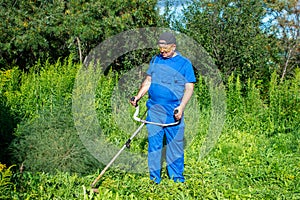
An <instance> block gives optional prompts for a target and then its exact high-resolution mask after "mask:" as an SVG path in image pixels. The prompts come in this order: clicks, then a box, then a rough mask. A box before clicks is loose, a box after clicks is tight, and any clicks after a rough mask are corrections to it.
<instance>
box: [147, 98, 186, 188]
mask: <svg viewBox="0 0 300 200" xmlns="http://www.w3.org/2000/svg"><path fill="white" fill-rule="evenodd" d="M177 106H178V104H166V105H161V104H154V103H153V102H151V101H148V102H147V107H148V115H147V120H148V121H153V122H158V123H164V124H166V123H172V122H174V121H175V119H174V109H175V108H176V107H177ZM147 129H148V167H149V172H150V179H151V180H153V181H154V182H156V183H160V182H161V169H162V153H163V146H164V143H163V141H164V137H165V141H166V163H167V171H168V176H169V177H170V178H171V179H173V180H174V181H175V182H184V176H183V170H184V122H183V119H181V122H180V123H179V124H178V125H174V126H167V127H161V126H157V125H152V124H147Z"/></svg>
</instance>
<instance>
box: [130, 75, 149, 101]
mask: <svg viewBox="0 0 300 200" xmlns="http://www.w3.org/2000/svg"><path fill="white" fill-rule="evenodd" d="M150 85H151V76H149V75H147V76H146V78H145V80H144V81H143V83H142V85H141V87H140V90H139V92H138V94H137V95H136V96H135V97H134V100H133V101H132V100H131V101H130V103H131V104H132V105H133V106H136V104H137V101H138V100H140V99H141V98H142V97H143V96H144V95H145V94H146V93H147V92H148V90H149V88H150Z"/></svg>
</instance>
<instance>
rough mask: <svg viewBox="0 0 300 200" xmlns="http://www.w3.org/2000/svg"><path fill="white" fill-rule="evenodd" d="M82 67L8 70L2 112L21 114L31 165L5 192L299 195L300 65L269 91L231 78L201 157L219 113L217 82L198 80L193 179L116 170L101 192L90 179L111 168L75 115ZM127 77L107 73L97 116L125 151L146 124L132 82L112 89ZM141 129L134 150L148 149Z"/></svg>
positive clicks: (22, 152) (190, 161)
mask: <svg viewBox="0 0 300 200" xmlns="http://www.w3.org/2000/svg"><path fill="white" fill-rule="evenodd" d="M39 65H41V64H39ZM79 67H80V66H79V65H76V64H74V63H72V61H71V58H70V59H69V60H68V59H67V60H64V61H63V62H60V61H58V62H57V63H55V64H49V63H45V64H43V65H41V66H39V68H41V70H40V71H38V72H37V71H32V72H30V73H23V72H20V71H18V70H17V69H15V70H16V71H14V72H13V73H15V75H14V76H12V75H9V76H8V73H11V72H6V71H4V72H1V81H0V86H1V87H0V91H1V93H0V95H1V100H3V101H2V104H1V110H6V111H8V112H9V113H11V116H13V117H18V119H19V121H21V122H20V123H18V126H17V128H16V130H15V133H14V134H15V136H16V137H17V138H16V140H14V142H13V143H12V145H11V148H12V152H13V155H14V158H15V162H16V164H21V163H22V162H24V164H25V166H26V167H27V168H25V172H23V173H19V172H14V174H12V183H13V184H14V187H11V188H15V189H10V190H9V191H8V190H6V189H5V190H3V191H4V195H6V197H8V198H11V199H141V197H142V198H143V199H276V198H279V199H299V198H300V189H299V188H300V164H299V163H300V156H299V155H300V135H299V121H300V112H299V111H300V102H299V101H300V93H299V91H300V85H299V83H300V70H296V73H295V76H294V78H293V79H290V80H286V81H284V82H280V81H279V80H278V77H277V75H276V73H274V74H273V75H272V77H271V81H270V83H269V91H268V92H269V93H268V94H267V95H266V94H262V91H260V85H259V82H256V81H255V80H250V79H249V80H248V82H247V85H242V84H241V82H240V80H239V77H236V76H231V77H230V78H229V80H228V82H227V83H226V86H227V88H226V105H227V109H226V111H227V112H226V121H225V124H224V127H223V130H222V134H221V135H220V137H219V138H218V140H217V141H216V143H214V146H212V149H210V152H209V153H208V154H206V155H205V156H200V155H201V149H202V148H203V144H204V142H205V139H206V136H207V133H208V132H209V129H210V126H209V124H210V123H211V119H213V118H212V112H211V110H212V105H213V103H214V102H211V98H210V96H211V95H212V92H213V91H214V90H212V89H216V88H209V86H208V84H207V83H206V80H205V79H202V78H201V77H200V79H199V81H198V83H197V84H196V87H195V94H194V98H193V99H192V101H194V103H195V104H197V106H198V107H197V109H198V111H199V112H196V113H197V116H196V115H195V116H194V115H193V112H192V111H193V110H195V109H194V107H193V106H192V105H195V104H194V103H191V104H189V106H190V107H188V108H187V111H186V112H187V113H186V122H187V130H186V134H190V135H192V138H190V139H191V140H190V143H189V145H187V146H186V148H185V155H186V159H185V172H184V173H185V176H186V180H187V181H186V183H185V184H178V183H173V182H172V181H171V180H169V179H168V177H167V176H166V173H165V169H163V180H162V183H161V184H160V185H152V184H151V182H150V181H149V178H148V174H147V173H133V172H125V171H124V170H121V169H118V168H111V169H109V170H108V171H107V172H106V173H105V175H104V176H103V177H102V178H101V180H100V181H99V183H98V185H97V186H98V187H99V194H96V193H93V192H92V190H91V188H90V187H89V185H90V183H91V182H92V181H93V180H94V179H95V178H96V177H97V176H98V174H99V172H100V171H101V169H103V166H101V165H100V163H99V162H98V161H99V160H98V161H97V160H95V158H93V157H92V156H91V155H90V152H87V150H86V149H85V148H84V146H83V145H82V144H81V142H80V139H79V138H78V135H77V134H78V133H77V130H76V129H75V124H74V121H73V117H74V116H72V108H71V107H72V97H73V95H74V94H75V92H76V91H73V87H74V81H75V79H76V74H77V72H78V69H79ZM121 76H122V75H121V74H119V73H113V72H110V73H108V75H99V76H98V77H97V78H98V79H97V85H96V89H95V101H94V102H93V106H94V107H93V109H95V111H96V115H97V117H98V119H99V120H98V121H95V123H98V125H99V126H100V127H101V129H102V130H103V134H105V136H106V139H105V142H108V143H111V144H113V145H115V146H116V147H117V148H118V147H120V146H122V145H123V144H124V142H125V141H126V140H127V139H128V136H129V135H130V134H129V133H128V130H129V129H135V128H136V127H137V126H138V124H135V122H133V120H132V118H131V116H132V114H133V112H134V108H132V107H131V106H129V104H127V103H128V102H127V103H124V101H128V97H130V96H131V95H133V94H134V92H133V91H131V90H130V89H129V90H126V88H125V89H124V88H123V89H122V90H119V91H122V92H123V93H122V92H121V93H120V94H119V93H118V94H116V92H114V91H115V90H116V88H117V87H119V86H120V84H119V82H118V81H119V80H120V79H121ZM3 77H5V78H3ZM85 78H88V77H85ZM118 84H119V86H118ZM130 84H131V83H130ZM136 84H137V83H132V85H136ZM130 88H131V87H130ZM125 91H126V92H125ZM77 92H78V91H77ZM122 102H123V103H122ZM118 105H120V106H118ZM140 106H141V107H143V106H144V102H140ZM83 108H84V107H83ZM189 113H190V115H189ZM119 118H122V119H119ZM195 119H196V120H195ZM127 123H128V124H127ZM120 124H122V125H120ZM212 128H213V127H212ZM143 131H144V132H143V133H141V135H140V136H139V137H137V138H136V139H135V140H134V142H133V143H132V148H131V149H128V150H126V151H128V152H132V153H146V152H147V150H146V148H147V142H146V140H145V137H146V132H145V130H143ZM143 134H144V135H143ZM188 136H189V135H187V137H188ZM144 167H146V166H144ZM15 169H17V168H15ZM86 174H89V175H86ZM1 191H2V190H1Z"/></svg>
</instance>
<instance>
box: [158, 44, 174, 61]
mask: <svg viewBox="0 0 300 200" xmlns="http://www.w3.org/2000/svg"><path fill="white" fill-rule="evenodd" d="M164 43H165V41H164V40H160V41H159V43H158V47H159V51H160V54H161V55H162V57H164V58H171V57H172V56H173V55H174V53H175V49H176V45H175V44H164Z"/></svg>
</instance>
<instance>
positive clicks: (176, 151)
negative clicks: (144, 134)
mask: <svg viewBox="0 0 300 200" xmlns="http://www.w3.org/2000/svg"><path fill="white" fill-rule="evenodd" d="M165 131H166V141H167V147H166V148H167V149H166V162H167V170H168V175H169V177H170V178H171V179H173V180H174V181H175V182H177V181H178V182H184V176H183V171H184V126H181V125H178V126H172V127H167V128H166V129H165Z"/></svg>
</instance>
